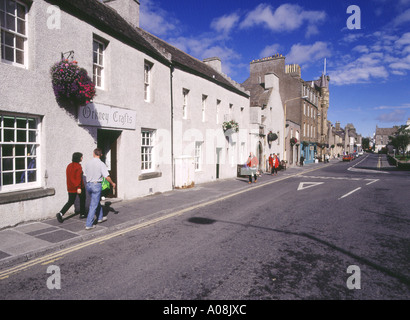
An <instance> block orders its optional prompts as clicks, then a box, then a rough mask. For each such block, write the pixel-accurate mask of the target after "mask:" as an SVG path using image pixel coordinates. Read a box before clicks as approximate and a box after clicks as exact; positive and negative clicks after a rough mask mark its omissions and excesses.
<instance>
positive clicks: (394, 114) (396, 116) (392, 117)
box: [376, 109, 406, 122]
mask: <svg viewBox="0 0 410 320" xmlns="http://www.w3.org/2000/svg"><path fill="white" fill-rule="evenodd" d="M376 120H379V121H380V122H405V121H406V111H405V110H398V109H396V110H393V111H391V112H388V113H383V114H380V115H379V116H377V118H376Z"/></svg>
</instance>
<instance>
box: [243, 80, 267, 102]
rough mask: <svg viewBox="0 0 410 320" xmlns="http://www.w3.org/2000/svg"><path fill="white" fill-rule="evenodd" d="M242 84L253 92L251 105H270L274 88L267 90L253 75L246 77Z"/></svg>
mask: <svg viewBox="0 0 410 320" xmlns="http://www.w3.org/2000/svg"><path fill="white" fill-rule="evenodd" d="M242 86H243V87H244V88H245V89H246V90H248V91H249V92H250V93H251V101H250V106H251V107H263V106H266V105H268V102H269V98H270V96H271V94H272V90H273V89H272V88H269V89H267V90H265V88H264V86H263V85H262V84H260V83H259V82H257V81H256V80H255V79H253V77H252V76H251V77H249V78H248V79H246V80H245V81H244V82H243V83H242Z"/></svg>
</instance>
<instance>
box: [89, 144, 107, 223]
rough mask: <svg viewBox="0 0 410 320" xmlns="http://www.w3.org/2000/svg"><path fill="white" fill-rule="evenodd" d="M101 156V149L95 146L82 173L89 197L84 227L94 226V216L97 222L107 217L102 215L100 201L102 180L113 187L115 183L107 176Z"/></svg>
mask: <svg viewBox="0 0 410 320" xmlns="http://www.w3.org/2000/svg"><path fill="white" fill-rule="evenodd" d="M101 156H102V151H101V149H99V148H97V149H95V150H94V151H93V159H92V160H90V161H88V162H87V163H86V165H85V168H84V175H85V177H86V181H87V186H86V187H87V192H88V194H89V195H90V197H91V200H90V208H89V211H88V216H87V221H86V223H85V229H86V230H89V229H92V228H95V225H94V217H95V216H97V219H98V223H101V222H104V221H106V220H107V217H103V209H102V206H101V203H100V200H101V191H102V186H101V184H102V181H103V178H105V179H106V180H107V181H108V182H109V183H110V184H111V185H112V187H113V189H115V183H114V182H113V181H112V179H111V178H110V176H109V172H108V169H107V166H106V165H105V163H104V162H102V161H101V160H100V157H101Z"/></svg>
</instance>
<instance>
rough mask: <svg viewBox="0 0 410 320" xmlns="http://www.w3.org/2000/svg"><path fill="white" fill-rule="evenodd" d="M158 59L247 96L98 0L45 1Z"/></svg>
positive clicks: (203, 64) (206, 66)
mask: <svg viewBox="0 0 410 320" xmlns="http://www.w3.org/2000/svg"><path fill="white" fill-rule="evenodd" d="M45 1H47V2H49V3H52V4H55V5H57V6H59V7H60V9H62V10H64V11H66V12H67V13H69V14H71V15H73V16H76V17H77V18H79V19H82V20H84V21H85V22H87V23H89V24H91V25H93V26H94V27H96V28H98V29H100V30H101V31H103V32H105V33H107V34H109V35H111V36H112V37H115V38H116V39H118V40H120V41H122V42H124V43H126V44H127V45H130V46H132V47H134V48H136V49H138V50H140V51H142V52H145V53H146V54H148V55H150V56H151V57H153V58H155V59H157V60H158V61H160V62H162V63H164V64H167V65H170V64H173V65H174V66H176V67H179V68H181V69H184V70H185V71H187V72H191V73H194V74H196V75H199V76H202V77H204V78H206V79H207V80H210V81H213V82H215V83H218V84H219V85H221V86H223V87H225V88H227V89H229V90H231V91H234V92H236V93H238V94H241V95H242V96H245V97H249V95H248V94H247V93H246V92H245V90H244V89H243V88H241V87H240V86H239V84H236V83H235V82H234V81H233V80H231V79H229V78H228V77H227V76H225V75H222V74H220V73H219V72H217V71H216V70H214V69H213V68H212V67H210V66H209V65H207V64H205V63H204V62H202V61H200V60H198V59H196V58H194V57H192V56H190V55H188V54H187V53H185V52H183V51H181V50H179V49H177V48H175V47H174V46H172V45H170V44H169V43H166V42H165V41H163V40H161V39H159V38H157V37H155V36H153V35H152V34H150V33H148V32H147V31H145V30H143V29H141V28H134V27H133V26H131V25H130V24H129V23H128V22H127V21H126V20H125V19H124V18H123V17H122V16H121V15H120V14H119V13H118V12H117V11H115V10H114V9H113V8H111V7H110V6H108V5H105V4H104V3H102V2H100V1H98V0H45Z"/></svg>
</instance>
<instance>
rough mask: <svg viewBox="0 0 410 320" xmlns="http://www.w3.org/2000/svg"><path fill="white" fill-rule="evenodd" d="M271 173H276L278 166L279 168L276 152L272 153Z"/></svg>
mask: <svg viewBox="0 0 410 320" xmlns="http://www.w3.org/2000/svg"><path fill="white" fill-rule="evenodd" d="M273 168H274V169H273V173H272V175H275V174H278V168H279V158H278V156H277V155H276V154H274V155H273Z"/></svg>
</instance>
